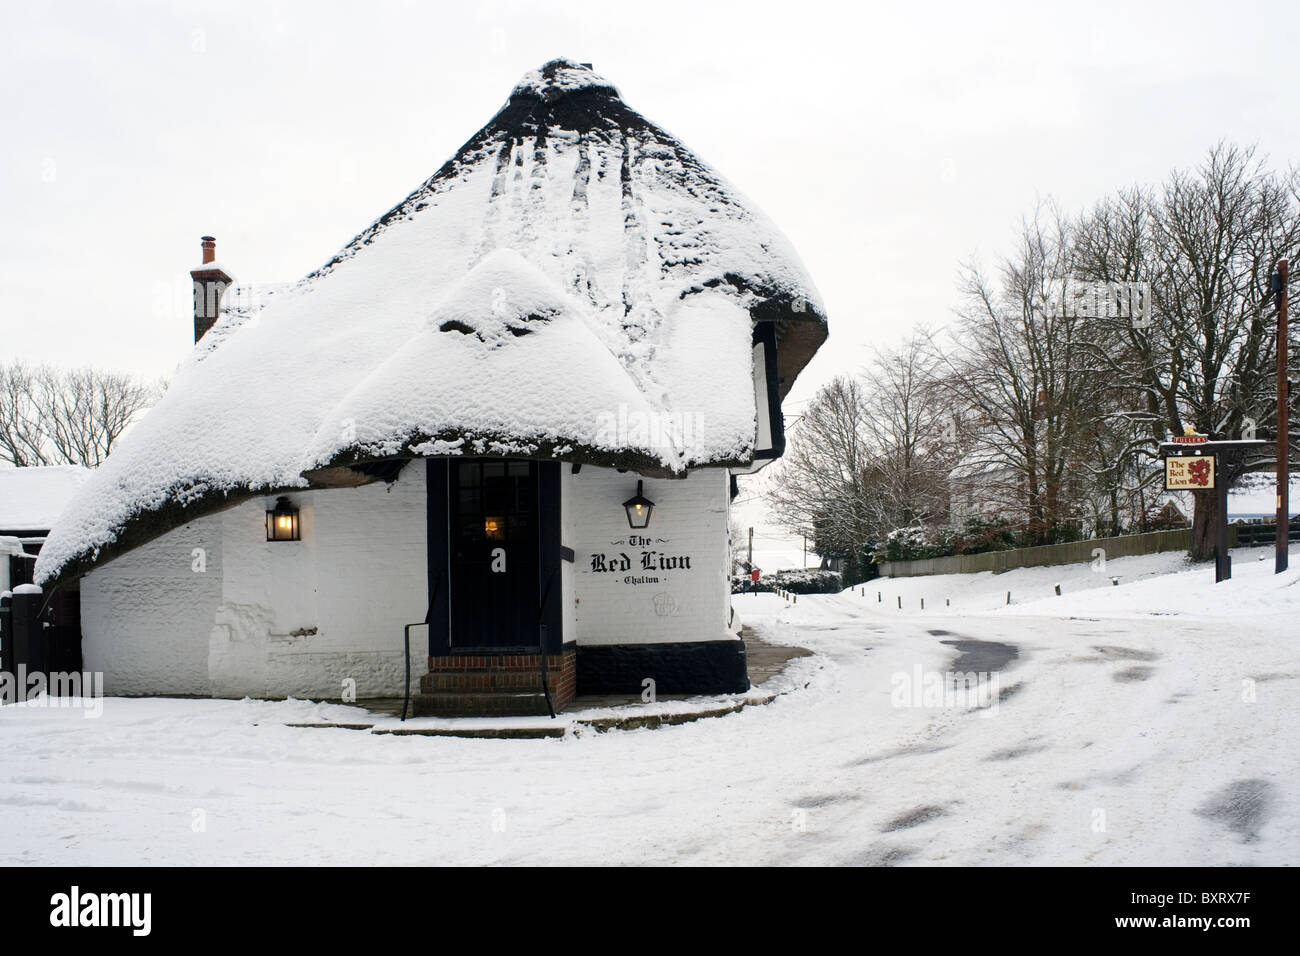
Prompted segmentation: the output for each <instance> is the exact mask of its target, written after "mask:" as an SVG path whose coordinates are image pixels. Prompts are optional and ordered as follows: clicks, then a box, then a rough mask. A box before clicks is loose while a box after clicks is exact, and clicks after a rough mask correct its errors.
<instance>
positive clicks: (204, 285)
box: [190, 236, 232, 342]
mask: <svg viewBox="0 0 1300 956" xmlns="http://www.w3.org/2000/svg"><path fill="white" fill-rule="evenodd" d="M201 242H202V243H203V264H202V265H200V266H199V267H198V268H197V269H191V270H190V278H191V279H193V280H194V341H195V342H197V341H198V340H199V339H201V338H203V336H204V334H206V333H207V331H208V329H210V328H212V326H213V324H214V323H215V322H216V321H217V318H218V316H220V315H221V296H222V295H223V294H224V293H225V291H226V289H227V288H228V287H229V286H230V283H231V281H232V280H231V278H230V276H228V275H227V274H226V270H224V269H223V268H221V266H219V265H218V264H217V240H216V239H214V238H212V237H211V236H204V237H203V238H202V240H201Z"/></svg>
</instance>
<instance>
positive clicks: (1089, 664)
mask: <svg viewBox="0 0 1300 956" xmlns="http://www.w3.org/2000/svg"><path fill="white" fill-rule="evenodd" d="M1135 560H1139V559H1135ZM1114 563H1115V564H1117V565H1118V564H1119V562H1114ZM1243 571H1244V572H1248V573H1239V575H1238V578H1239V579H1238V580H1237V581H1234V582H1232V583H1231V584H1230V585H1225V586H1221V587H1222V588H1223V589H1222V590H1220V591H1218V592H1215V599H1216V600H1218V601H1224V602H1227V604H1226V605H1225V607H1226V610H1224V611H1223V612H1222V613H1221V614H1216V613H1211V612H1206V611H1204V610H1197V611H1195V612H1194V613H1183V612H1180V611H1179V610H1177V607H1178V606H1179V605H1180V602H1181V604H1182V605H1194V604H1195V600H1196V596H1197V595H1198V594H1200V593H1201V592H1203V591H1205V590H1206V584H1205V572H1204V571H1203V570H1202V571H1197V572H1193V573H1191V574H1184V575H1178V576H1172V577H1163V578H1158V579H1152V580H1149V581H1145V582H1137V583H1134V584H1131V585H1126V586H1124V587H1119V588H1110V587H1105V588H1097V589H1094V590H1092V591H1086V592H1083V593H1077V594H1073V595H1071V594H1069V593H1067V596H1066V597H1063V598H1048V599H1042V600H1036V601H1034V602H1025V603H1022V604H1019V605H1016V606H1013V607H1011V608H1005V607H1004V608H1000V609H992V608H991V607H988V606H983V607H981V608H980V609H976V610H969V609H963V610H959V609H957V608H953V609H939V610H930V611H927V612H920V611H919V609H916V605H918V603H919V602H918V601H917V600H916V594H917V590H916V589H917V588H921V587H927V586H928V587H931V588H933V587H936V586H937V585H936V584H935V583H934V582H935V581H937V579H930V581H929V582H917V581H916V580H912V581H907V582H899V587H898V588H896V589H894V590H890V591H887V592H886V593H885V594H884V595H883V596H882V597H883V599H882V601H880V602H878V601H877V600H876V594H875V593H874V591H873V592H872V593H870V594H869V595H868V596H866V597H863V596H860V595H849V594H841V595H833V596H821V597H804V598H801V599H800V601H799V603H798V604H797V605H796V606H793V607H791V606H788V605H787V604H786V603H785V602H784V601H781V600H779V599H777V598H776V597H774V596H770V595H760V596H757V597H753V596H742V597H738V598H737V599H736V607H737V610H738V613H740V614H741V615H742V616H743V617H744V619H745V620H746V621H747V622H748V623H750V624H751V625H752V626H755V627H757V628H759V629H760V630H763V631H765V632H766V633H768V634H770V635H771V636H772V637H773V638H774V639H777V640H780V641H784V642H792V643H799V644H802V645H803V646H806V647H809V648H811V649H812V650H813V651H815V652H816V656H814V657H811V658H803V659H800V660H797V661H795V662H793V663H792V665H791V669H790V670H789V671H787V678H788V679H790V680H792V681H794V682H795V683H794V686H795V687H796V689H794V690H792V691H791V692H790V693H788V694H786V695H784V696H782V697H780V698H779V699H777V700H776V701H775V702H774V703H772V704H769V705H767V706H763V707H752V708H746V709H745V710H744V711H743V712H741V713H739V714H735V715H732V716H729V717H725V718H716V719H709V720H702V721H699V722H696V723H693V724H687V725H683V726H679V727H671V728H665V729H660V730H641V731H632V732H615V733H609V734H603V735H588V736H583V737H579V738H572V737H570V738H568V739H563V740H462V739H450V738H424V737H392V736H374V735H370V734H366V733H361V732H354V731H344V730H311V729H294V728H288V727H284V726H282V725H283V724H284V723H285V722H286V721H297V720H304V719H311V718H312V717H313V716H318V715H320V714H322V713H325V712H327V711H333V710H334V708H333V707H332V705H311V704H306V703H301V702H292V701H291V702H281V703H268V702H256V701H176V700H120V699H109V700H107V701H105V702H104V713H103V716H102V717H100V718H98V719H86V718H85V717H84V716H83V714H82V713H81V712H79V711H75V710H58V709H31V708H28V709H19V708H16V707H6V708H3V709H2V710H0V861H3V862H4V863H6V864H11V865H12V864H22V863H52V864H70V865H85V864H133V863H143V864H150V863H178V864H187V863H211V864H247V863H322V864H355V863H396V864H443V863H468V864H509V863H541V864H551V863H581V864H607V863H700V864H725V863H753V864H823V863H832V864H892V863H901V864H944V865H971V864H1104V865H1127V864H1264V863H1271V864H1283V863H1296V862H1298V861H1300V802H1298V801H1297V798H1296V786H1295V784H1294V781H1295V780H1296V779H1297V770H1300V766H1298V764H1300V756H1298V754H1300V748H1298V747H1297V743H1298V741H1297V737H1298V736H1300V734H1298V733H1297V730H1296V727H1297V720H1296V716H1297V709H1298V705H1297V696H1296V695H1297V690H1298V689H1300V683H1298V682H1300V664H1297V662H1296V644H1297V640H1296V638H1297V631H1298V630H1300V629H1297V627H1296V626H1295V624H1294V621H1295V616H1296V611H1297V610H1300V585H1296V583H1295V582H1296V580H1297V573H1296V572H1294V571H1293V572H1291V573H1290V574H1289V575H1285V576H1281V577H1279V578H1276V579H1275V578H1273V577H1272V576H1271V575H1265V574H1264V573H1263V569H1262V567H1261V568H1253V567H1247V568H1243ZM986 577H987V576H986ZM1008 580H1010V578H1009V576H1003V577H1002V578H1001V579H1000V580H998V581H996V582H993V583H992V584H990V585H988V587H985V588H984V590H985V591H988V593H989V594H990V595H991V594H992V591H990V590H989V589H990V588H998V589H1000V588H1004V587H1005V586H1006V582H1007V581H1008ZM890 583H891V582H886V586H887V585H889V584H890ZM1040 585H1041V582H1040ZM1040 585H1039V590H1042V588H1041V586H1040ZM1288 585H1289V586H1288ZM954 586H955V585H954ZM1017 586H1020V587H1028V586H1029V585H1028V584H1024V583H1022V584H1019V585H1017ZM1144 587H1147V588H1149V589H1152V590H1153V593H1158V594H1160V595H1163V596H1165V598H1166V599H1167V600H1168V601H1169V602H1170V603H1171V605H1173V609H1169V610H1164V611H1160V610H1156V611H1155V612H1154V613H1152V612H1151V611H1150V610H1149V608H1150V607H1152V606H1153V605H1152V600H1151V599H1150V598H1149V597H1144V596H1143V593H1142V588H1144ZM909 589H910V590H909ZM1067 590H1068V589H1067ZM963 593H965V594H966V597H965V598H964V599H963V603H965V604H967V605H971V606H975V605H979V604H980V601H979V600H976V598H977V597H979V595H978V594H976V593H975V592H974V591H970V592H969V593H966V592H963ZM981 593H982V592H981ZM895 594H902V595H905V598H906V599H905V604H906V605H907V606H908V609H907V610H904V611H900V610H898V608H897V606H896V601H895V603H894V605H893V606H891V604H890V603H888V602H890V601H894V596H895ZM985 597H988V595H985ZM935 603H942V602H941V601H933V600H932V602H931V604H932V605H933V604H935ZM956 603H958V602H956V601H954V604H956ZM988 603H989V601H987V600H986V601H985V605H987V604H988ZM1157 603H1158V602H1157ZM1138 605H1140V606H1142V607H1144V608H1147V609H1148V610H1147V611H1145V612H1143V613H1136V612H1135V611H1134V610H1133V608H1134V607H1135V606H1138ZM963 640H966V641H985V642H994V643H999V644H1004V645H1011V646H1012V647H1014V649H1015V651H1016V655H1017V656H1015V657H1014V658H1013V659H1011V660H1009V661H1007V663H1006V664H1005V667H1004V668H1003V669H1001V670H999V671H994V672H993V673H992V675H991V676H992V678H993V679H994V680H996V686H997V689H998V690H999V691H1000V700H999V702H998V703H997V706H996V707H992V708H988V709H986V710H983V711H981V710H970V709H967V708H965V707H962V706H895V705H896V704H898V703H899V702H900V696H899V695H900V687H901V686H904V685H903V684H901V683H900V682H901V680H902V677H901V676H900V675H907V677H908V679H911V678H912V677H913V676H914V675H916V674H917V673H918V671H919V673H922V674H926V673H929V672H944V671H948V670H950V669H951V666H952V663H953V661H954V659H955V658H956V656H957V653H958V647H957V646H954V645H953V644H945V643H943V642H945V641H949V642H951V641H963ZM971 649H972V647H971V646H967V650H971ZM973 649H974V650H975V651H987V650H988V648H980V647H979V646H978V645H976V646H974V647H973ZM1003 656H1004V657H1005V656H1006V654H1005V653H1004V654H1003ZM967 659H968V660H970V658H967ZM804 684H806V685H807V686H806V687H805V686H802V685H804ZM915 703H918V704H922V705H924V704H925V703H926V701H925V700H924V699H923V698H922V699H918V700H916V701H915Z"/></svg>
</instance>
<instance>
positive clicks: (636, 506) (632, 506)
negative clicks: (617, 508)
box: [623, 481, 655, 528]
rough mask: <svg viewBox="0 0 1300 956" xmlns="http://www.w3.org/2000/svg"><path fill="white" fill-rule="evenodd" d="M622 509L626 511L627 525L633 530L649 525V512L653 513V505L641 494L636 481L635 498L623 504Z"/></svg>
mask: <svg viewBox="0 0 1300 956" xmlns="http://www.w3.org/2000/svg"><path fill="white" fill-rule="evenodd" d="M623 507H624V509H626V510H627V523H628V525H630V526H631V527H633V528H644V527H645V526H646V525H648V524H649V523H650V512H652V511H654V509H655V503H654V502H653V501H651V500H650V499H649V498H647V497H646V496H645V495H643V494H641V482H640V481H638V482H637V483H636V497H635V498H629V499H627V501H625V502H623Z"/></svg>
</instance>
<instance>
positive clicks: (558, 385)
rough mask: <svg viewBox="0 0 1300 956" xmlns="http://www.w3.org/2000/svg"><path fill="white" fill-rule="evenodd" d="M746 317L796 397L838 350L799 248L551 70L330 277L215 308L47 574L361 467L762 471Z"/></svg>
mask: <svg viewBox="0 0 1300 956" xmlns="http://www.w3.org/2000/svg"><path fill="white" fill-rule="evenodd" d="M755 321H763V322H773V323H775V324H776V326H777V331H778V350H777V351H778V363H779V372H780V374H781V376H782V378H783V382H782V386H781V388H782V394H783V395H784V394H785V392H787V391H788V390H789V388H790V386H791V385H792V384H793V382H794V379H795V376H796V375H798V373H799V372H800V371H801V370H802V368H803V367H804V365H805V364H806V363H807V362H808V360H809V359H810V358H811V357H812V354H813V352H814V351H815V350H816V349H817V347H818V346H819V345H820V344H821V343H822V341H824V339H825V337H826V320H825V315H824V311H823V307H822V305H821V302H820V299H819V298H818V295H817V292H816V290H815V288H814V287H813V285H812V283H811V281H810V280H809V278H808V276H807V274H806V273H805V271H804V269H803V266H802V265H801V264H800V262H799V259H798V257H797V255H796V254H795V253H794V251H793V249H791V248H790V245H789V243H788V242H787V241H786V240H785V238H784V237H783V236H782V235H781V234H780V233H779V232H778V231H777V230H776V228H775V227H774V226H773V225H772V224H771V223H770V222H769V221H768V220H767V219H766V218H765V217H763V215H762V214H761V213H759V212H758V211H757V210H755V209H754V208H753V207H752V206H750V205H749V204H748V203H747V201H746V200H744V199H743V198H742V197H741V196H740V195H738V194H737V192H736V191H735V190H734V189H733V188H732V187H731V186H730V185H728V184H727V183H726V182H725V180H723V179H722V178H721V177H720V176H719V175H718V174H717V173H715V172H714V171H713V170H712V169H710V168H709V167H708V166H706V165H705V164H704V163H703V162H701V161H700V160H699V159H698V158H697V157H696V156H695V155H694V154H692V153H691V152H690V151H689V150H688V149H687V148H686V147H685V146H684V145H683V144H682V143H680V142H679V141H678V140H677V139H675V138H674V137H673V136H671V135H670V134H669V133H667V132H665V131H664V130H662V129H661V128H659V127H658V126H656V125H654V124H653V123H651V122H649V121H648V120H646V119H645V118H644V117H642V116H641V115H640V114H638V113H636V112H635V111H634V110H632V109H631V108H629V107H628V106H627V105H626V104H624V103H623V101H622V100H621V99H620V98H619V95H618V92H617V91H616V90H615V89H614V87H613V86H611V85H610V84H609V83H608V82H607V81H605V80H603V79H602V78H600V77H599V76H597V75H596V74H595V73H593V72H592V71H591V70H590V69H589V68H587V67H585V66H582V65H579V64H575V63H571V62H568V61H563V60H557V61H554V62H552V63H548V64H546V65H545V66H544V67H542V68H541V70H539V71H537V72H534V73H529V74H528V75H527V76H525V77H524V79H523V80H522V81H521V82H520V83H519V84H518V85H517V86H516V87H515V89H514V90H513V91H512V93H511V95H510V98H509V100H508V102H507V103H506V105H505V106H504V107H503V108H502V109H501V111H500V112H498V113H497V115H496V116H495V117H493V119H492V121H491V122H490V123H488V125H487V126H485V127H484V128H483V129H482V130H480V131H479V132H478V133H477V134H476V135H475V136H474V137H473V138H472V139H471V140H470V141H469V142H468V143H467V144H466V145H465V146H464V147H462V148H461V150H460V151H459V152H458V153H457V154H456V155H455V157H453V158H452V159H451V160H450V161H449V162H447V163H446V164H445V165H444V166H443V167H442V168H441V169H439V170H438V171H437V172H436V173H435V174H434V175H433V176H432V177H431V178H430V179H429V180H427V181H426V182H425V183H424V184H423V185H421V186H420V187H419V188H418V189H416V190H415V191H414V192H413V193H411V195H409V196H408V197H407V198H406V199H405V200H403V201H402V202H401V203H399V204H398V205H397V206H395V207H393V209H391V210H389V211H388V212H387V213H385V214H384V215H383V216H382V217H380V218H379V219H378V220H376V221H375V222H374V223H373V224H372V225H371V226H369V227H368V228H367V229H366V230H364V231H363V232H362V233H361V234H360V235H358V236H357V237H356V238H354V239H353V240H352V241H351V242H349V243H348V244H347V245H346V246H344V247H343V249H342V250H340V251H339V253H338V254H337V255H336V256H334V257H333V258H332V259H331V260H330V261H329V262H327V263H326V264H325V265H324V266H322V267H321V268H320V269H318V270H317V271H316V272H314V273H312V274H311V275H309V276H307V277H306V278H305V279H303V280H302V281H301V282H299V283H297V284H296V285H295V286H292V287H290V288H288V289H280V290H277V292H276V294H275V295H274V296H273V297H271V298H270V300H269V301H268V302H267V303H265V304H264V305H263V306H262V307H260V308H258V307H248V306H247V305H246V304H239V305H238V306H235V307H232V308H229V309H225V310H223V315H222V317H221V318H220V319H219V320H218V321H217V324H216V325H215V326H214V327H213V329H212V330H211V331H210V332H208V334H207V336H205V339H204V341H202V342H200V343H199V345H198V346H196V348H195V352H194V353H193V354H192V355H191V356H190V358H189V359H188V360H187V362H186V363H185V364H184V366H183V367H182V369H181V370H180V372H179V374H178V375H177V376H176V379H175V381H174V382H173V384H172V387H171V388H170V389H169V391H168V393H167V394H166V395H165V396H164V397H163V399H162V400H161V401H160V402H159V403H158V405H157V406H156V407H155V408H154V409H152V410H151V411H150V412H149V414H148V415H146V416H145V418H144V419H143V420H142V421H141V422H140V423H139V424H138V425H137V426H136V427H135V429H134V430H133V431H132V432H131V434H130V435H129V437H128V440H127V441H125V442H124V443H123V444H122V445H121V446H120V448H119V449H118V450H117V451H115V452H114V454H113V455H112V456H111V457H110V458H109V460H108V462H107V463H106V464H105V465H104V466H103V467H102V468H101V469H99V471H98V472H97V473H96V475H95V476H94V477H93V478H92V480H91V481H89V482H88V483H87V485H86V486H85V488H84V489H83V490H82V492H81V493H80V494H79V495H78V496H77V498H76V499H75V500H74V501H73V503H72V505H71V506H70V508H69V509H68V512H67V513H66V514H65V515H64V517H63V519H62V520H61V521H60V522H59V524H58V526H57V527H56V528H55V529H54V533H53V534H52V535H51V537H50V539H49V541H48V542H47V544H46V548H45V551H44V552H43V553H42V556H41V561H40V564H39V566H38V568H37V575H38V578H39V579H40V580H43V581H49V580H52V579H55V578H57V577H60V576H63V575H67V574H71V573H77V572H79V571H81V570H84V569H86V568H88V567H90V566H92V565H93V564H94V563H95V562H97V561H101V560H104V559H106V558H108V557H111V556H112V555H114V554H116V553H119V552H121V551H122V550H125V549H127V548H130V547H134V546H136V545H138V544H140V543H142V542H143V541H145V540H148V539H149V538H151V537H154V536H156V535H158V534H161V533H163V532H164V531H166V530H168V529H169V528H171V527H174V526H176V525H177V524H179V523H182V522H184V521H186V520H190V519H192V518H193V517H195V516H197V515H200V514H203V513H207V512H210V511H213V510H216V509H219V508H222V507H226V506H229V505H230V504H234V503H237V502H238V501H241V500H245V499H246V498H248V497H251V496H254V495H258V494H265V493H270V492H274V491H280V490H284V489H293V488H308V487H321V486H331V485H339V484H356V483H359V482H362V481H370V480H375V479H374V475H373V472H372V471H367V470H366V469H358V468H356V467H355V466H357V465H360V464H363V463H366V462H375V461H382V460H387V459H394V460H397V459H403V458H412V457H418V456H431V455H457V454H472V455H500V456H503V457H531V458H555V459H560V460H564V461H581V462H590V463H594V464H607V465H615V466H618V467H625V468H631V469H634V470H636V471H639V472H641V473H644V474H647V475H664V476H680V475H683V474H685V473H686V470H687V469H689V468H694V467H701V466H708V465H745V464H748V463H749V462H750V461H751V460H752V454H753V450H754V441H755V407H754V400H753V389H752V382H751V359H750V338H751V329H752V325H753V323H754V322H755ZM629 422H631V423H632V425H631V427H628V423H629ZM646 423H648V424H649V427H648V428H647V427H644V426H645V424H646Z"/></svg>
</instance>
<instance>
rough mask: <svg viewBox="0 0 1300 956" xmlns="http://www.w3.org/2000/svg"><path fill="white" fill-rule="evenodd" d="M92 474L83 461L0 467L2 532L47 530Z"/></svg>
mask: <svg viewBox="0 0 1300 956" xmlns="http://www.w3.org/2000/svg"><path fill="white" fill-rule="evenodd" d="M90 474H91V473H90V470H89V469H87V468H82V467H81V466H80V465H51V466H49V467H45V468H0V532H3V531H48V530H49V529H50V528H52V527H54V523H55V521H56V520H57V519H58V517H59V514H60V513H61V512H62V511H63V509H64V508H66V507H67V505H68V502H69V501H71V500H72V497H73V495H75V494H76V492H77V489H79V488H80V487H81V485H82V483H83V482H85V480H86V479H87V478H88V477H90Z"/></svg>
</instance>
